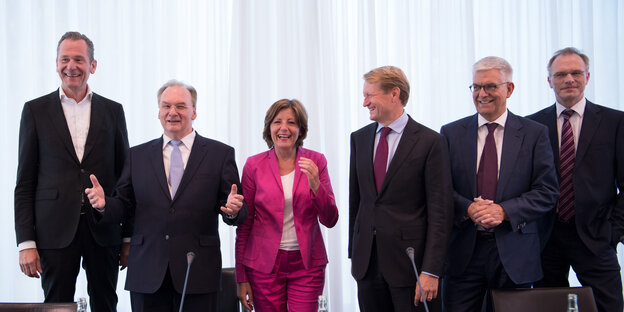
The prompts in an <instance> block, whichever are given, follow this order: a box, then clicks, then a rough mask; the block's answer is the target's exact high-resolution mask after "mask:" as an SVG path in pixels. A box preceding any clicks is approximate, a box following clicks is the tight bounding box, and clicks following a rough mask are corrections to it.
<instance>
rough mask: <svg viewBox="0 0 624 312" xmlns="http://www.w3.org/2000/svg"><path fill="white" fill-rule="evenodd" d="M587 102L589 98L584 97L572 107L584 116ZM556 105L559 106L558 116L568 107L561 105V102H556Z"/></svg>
mask: <svg viewBox="0 0 624 312" xmlns="http://www.w3.org/2000/svg"><path fill="white" fill-rule="evenodd" d="M586 104H587V99H586V98H585V97H583V98H582V99H581V100H580V101H578V102H577V103H576V104H574V105H572V107H570V109H571V110H573V111H575V112H576V113H577V114H578V115H579V116H581V117H583V112H585V105H586ZM555 107H556V108H557V118H559V116H561V113H563V111H564V110H566V109H567V108H566V107H565V106H563V105H561V104H560V103H559V102H556V103H555Z"/></svg>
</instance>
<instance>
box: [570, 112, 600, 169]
mask: <svg viewBox="0 0 624 312" xmlns="http://www.w3.org/2000/svg"><path fill="white" fill-rule="evenodd" d="M600 119H601V116H600V107H598V106H596V105H594V104H593V103H591V102H590V101H587V104H585V112H584V113H583V124H582V125H581V134H580V135H579V139H578V147H577V151H576V157H575V160H574V162H575V163H580V162H581V161H582V160H583V157H584V156H585V153H586V152H587V149H588V147H589V144H590V143H591V140H592V138H593V137H594V134H595V133H596V129H598V125H600Z"/></svg>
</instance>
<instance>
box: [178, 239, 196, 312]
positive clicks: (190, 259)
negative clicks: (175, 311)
mask: <svg viewBox="0 0 624 312" xmlns="http://www.w3.org/2000/svg"><path fill="white" fill-rule="evenodd" d="M193 259H195V253H194V252H192V251H189V252H188V253H187V254H186V276H185V277H184V289H182V300H180V312H182V307H184V295H186V283H187V282H188V277H189V272H190V271H191V264H192V263H193Z"/></svg>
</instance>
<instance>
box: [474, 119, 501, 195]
mask: <svg viewBox="0 0 624 312" xmlns="http://www.w3.org/2000/svg"><path fill="white" fill-rule="evenodd" d="M486 126H487V128H488V134H487V136H486V137H485V145H484V146H483V152H482V153H481V161H480V162H479V170H478V171H477V193H478V194H479V195H480V196H481V198H483V199H489V200H492V201H493V200H496V185H497V184H498V154H497V153H496V142H495V141H494V130H495V129H496V127H497V126H498V124H496V123H489V124H486Z"/></svg>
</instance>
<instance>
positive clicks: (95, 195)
mask: <svg viewBox="0 0 624 312" xmlns="http://www.w3.org/2000/svg"><path fill="white" fill-rule="evenodd" d="M89 179H91V183H92V184H93V187H92V188H86V189H85V194H87V198H89V203H91V206H92V207H93V208H96V209H104V206H106V199H105V197H104V189H103V188H102V186H101V185H100V182H98V179H97V178H96V177H95V175H93V174H92V175H90V176H89Z"/></svg>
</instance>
